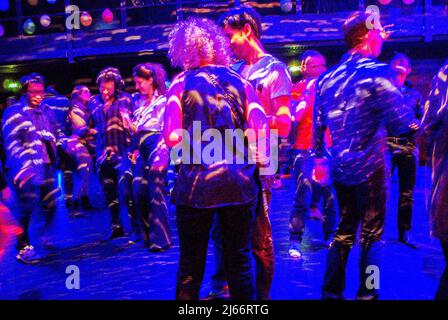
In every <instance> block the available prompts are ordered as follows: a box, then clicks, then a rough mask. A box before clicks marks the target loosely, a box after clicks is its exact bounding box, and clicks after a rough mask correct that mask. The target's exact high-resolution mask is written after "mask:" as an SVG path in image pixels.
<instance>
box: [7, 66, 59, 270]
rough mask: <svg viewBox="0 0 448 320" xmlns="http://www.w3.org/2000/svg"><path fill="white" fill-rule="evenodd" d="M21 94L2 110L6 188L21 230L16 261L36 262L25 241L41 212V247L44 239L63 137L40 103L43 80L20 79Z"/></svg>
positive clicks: (52, 207)
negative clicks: (9, 188)
mask: <svg viewBox="0 0 448 320" xmlns="http://www.w3.org/2000/svg"><path fill="white" fill-rule="evenodd" d="M21 83H22V88H23V91H24V95H23V96H22V97H21V99H20V101H19V102H18V103H17V104H15V105H12V106H10V107H9V108H8V109H6V110H5V114H4V117H3V139H4V143H5V150H6V157H7V163H6V165H7V167H8V168H9V174H10V177H9V180H10V181H11V183H10V185H11V186H12V189H13V190H14V191H15V193H16V199H17V202H18V203H17V205H18V212H17V215H18V217H17V220H18V222H19V224H20V226H21V228H22V229H23V233H22V234H21V235H20V236H19V237H18V243H17V250H18V253H17V256H16V257H17V259H18V260H20V261H21V262H24V263H36V262H38V261H39V260H40V256H39V255H38V254H37V253H36V251H35V249H34V246H33V245H32V244H31V242H30V239H29V233H28V232H29V225H30V220H31V215H32V213H33V212H34V210H35V209H41V211H42V214H43V216H44V221H45V233H44V236H43V237H42V239H41V240H42V242H43V245H44V246H51V243H50V241H49V238H48V232H49V228H50V227H51V225H52V222H53V220H54V219H53V218H54V215H55V211H56V207H55V206H56V199H57V197H58V195H59V193H60V189H59V187H58V185H57V179H56V166H57V146H61V147H64V145H65V144H66V138H65V137H64V135H63V133H62V130H61V128H58V127H57V123H58V122H57V121H56V120H55V117H54V114H53V112H52V111H51V109H50V108H48V107H47V106H46V105H44V104H43V99H44V95H45V80H44V78H43V76H42V75H40V74H37V73H32V74H30V75H28V76H25V77H24V78H22V79H21Z"/></svg>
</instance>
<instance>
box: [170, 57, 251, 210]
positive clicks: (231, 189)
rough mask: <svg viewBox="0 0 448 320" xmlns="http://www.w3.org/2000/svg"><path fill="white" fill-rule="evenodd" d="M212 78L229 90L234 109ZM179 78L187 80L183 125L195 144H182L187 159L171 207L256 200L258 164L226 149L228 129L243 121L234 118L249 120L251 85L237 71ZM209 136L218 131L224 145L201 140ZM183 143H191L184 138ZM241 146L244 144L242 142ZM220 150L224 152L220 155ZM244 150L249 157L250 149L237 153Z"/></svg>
mask: <svg viewBox="0 0 448 320" xmlns="http://www.w3.org/2000/svg"><path fill="white" fill-rule="evenodd" d="M210 75H211V76H212V77H215V79H216V81H217V82H218V83H219V84H221V86H222V87H225V88H227V89H226V91H227V93H228V94H229V96H230V97H231V98H232V99H233V100H234V101H235V103H234V104H233V109H232V107H231V106H230V103H229V102H228V101H227V99H226V98H225V97H224V93H223V89H220V88H218V87H217V86H215V85H214V84H213V83H212V81H211V80H210ZM181 77H184V83H185V86H184V91H183V93H182V96H181V100H182V101H181V103H182V112H183V118H182V125H183V129H184V130H185V131H187V132H188V134H189V137H190V138H191V141H190V143H189V144H184V146H186V147H185V150H189V155H188V152H184V151H185V150H183V154H182V156H183V160H182V164H181V166H180V171H179V176H178V178H177V180H176V184H175V187H174V195H173V202H174V203H175V204H176V205H186V206H191V207H196V208H214V207H221V206H228V205H239V204H246V203H248V202H250V201H252V200H253V199H255V197H256V196H257V192H258V187H257V185H256V183H255V178H254V173H255V168H256V166H255V164H250V163H249V162H248V160H247V156H244V157H241V156H240V157H238V156H237V152H236V149H235V148H233V150H232V149H230V148H229V144H226V146H227V149H226V148H225V146H224V144H225V140H226V139H225V133H226V129H236V128H238V127H239V125H238V124H240V123H241V122H240V121H238V120H236V119H235V118H236V117H237V116H238V117H239V119H244V118H245V117H244V114H245V109H244V108H245V105H246V95H245V86H246V85H248V83H247V82H245V80H243V79H242V78H241V77H240V76H239V75H238V74H237V73H236V72H234V71H232V70H230V69H229V68H226V67H222V66H207V67H202V68H198V69H193V70H189V71H186V72H184V73H182V74H180V75H179V76H178V79H180V78H181ZM199 124H200V129H199ZM195 128H196V131H195V130H194V129H195ZM207 129H215V130H208V131H207ZM240 129H242V128H240ZM207 132H208V133H209V134H211V135H212V136H214V134H217V133H218V132H219V134H217V135H218V136H221V140H220V139H219V138H216V139H215V138H214V137H213V138H211V139H209V140H210V141H205V142H204V141H202V142H201V140H207V139H204V138H202V139H201V137H203V135H204V133H205V135H207ZM213 132H214V133H213ZM227 132H228V133H229V131H227ZM236 140H238V139H236ZM236 140H233V141H234V145H238V142H236ZM183 141H184V143H186V142H187V141H186V139H183ZM239 142H244V139H243V141H241V139H240V140H239ZM211 144H213V146H216V148H213V147H211ZM218 149H221V151H222V152H221V154H219V152H218ZM243 149H244V152H245V153H246V155H247V146H245V147H244V148H241V149H239V150H243ZM226 151H227V152H226ZM185 153H187V154H185ZM243 158H244V159H243ZM241 159H243V160H244V162H243V163H240V164H237V163H238V162H237V160H241Z"/></svg>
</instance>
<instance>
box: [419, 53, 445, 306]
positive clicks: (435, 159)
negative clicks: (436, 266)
mask: <svg viewBox="0 0 448 320" xmlns="http://www.w3.org/2000/svg"><path fill="white" fill-rule="evenodd" d="M425 110H426V111H425V115H424V116H423V123H422V128H423V130H422V131H423V134H424V136H425V137H427V138H429V142H430V145H431V151H432V152H431V154H432V192H431V199H430V209H429V213H430V216H431V220H432V223H431V227H432V228H431V230H432V235H433V236H434V237H437V238H439V239H440V243H441V244H442V250H443V255H444V256H445V263H446V264H447V265H446V266H445V270H444V272H443V275H442V278H441V279H440V284H439V288H438V290H437V293H436V297H435V298H436V299H438V300H448V156H447V150H448V62H447V63H446V64H445V65H444V66H443V67H442V68H441V69H440V71H439V72H438V74H437V75H436V76H435V77H434V79H433V82H432V86H431V92H430V94H429V98H428V100H427V102H426V104H425Z"/></svg>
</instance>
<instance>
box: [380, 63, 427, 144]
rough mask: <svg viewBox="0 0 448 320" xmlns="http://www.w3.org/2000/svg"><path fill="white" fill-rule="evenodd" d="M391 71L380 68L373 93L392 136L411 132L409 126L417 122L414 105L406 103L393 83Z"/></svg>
mask: <svg viewBox="0 0 448 320" xmlns="http://www.w3.org/2000/svg"><path fill="white" fill-rule="evenodd" d="M392 79H393V76H392V71H391V70H389V69H386V70H381V73H379V74H378V75H377V76H376V77H375V78H374V90H373V91H374V93H375V95H376V98H377V101H381V105H380V107H381V109H382V110H381V112H382V113H383V114H384V115H385V116H384V119H385V122H386V127H387V129H388V131H389V132H390V134H392V135H393V136H401V135H406V134H410V133H412V129H411V128H410V126H411V125H412V124H413V123H414V124H418V123H419V121H417V119H416V118H415V111H414V107H412V106H408V105H406V103H405V101H404V98H403V95H402V94H401V92H400V90H398V88H397V87H396V86H395V85H394V83H393V81H392Z"/></svg>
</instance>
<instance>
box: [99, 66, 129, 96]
mask: <svg viewBox="0 0 448 320" xmlns="http://www.w3.org/2000/svg"><path fill="white" fill-rule="evenodd" d="M103 81H105V82H108V81H113V82H114V83H115V91H117V92H118V91H121V90H122V89H123V88H124V81H123V80H122V78H121V74H120V70H118V69H117V68H114V67H107V68H104V69H103V70H101V71H100V73H99V74H98V77H97V78H96V84H97V85H98V86H100V85H101V82H103Z"/></svg>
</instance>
